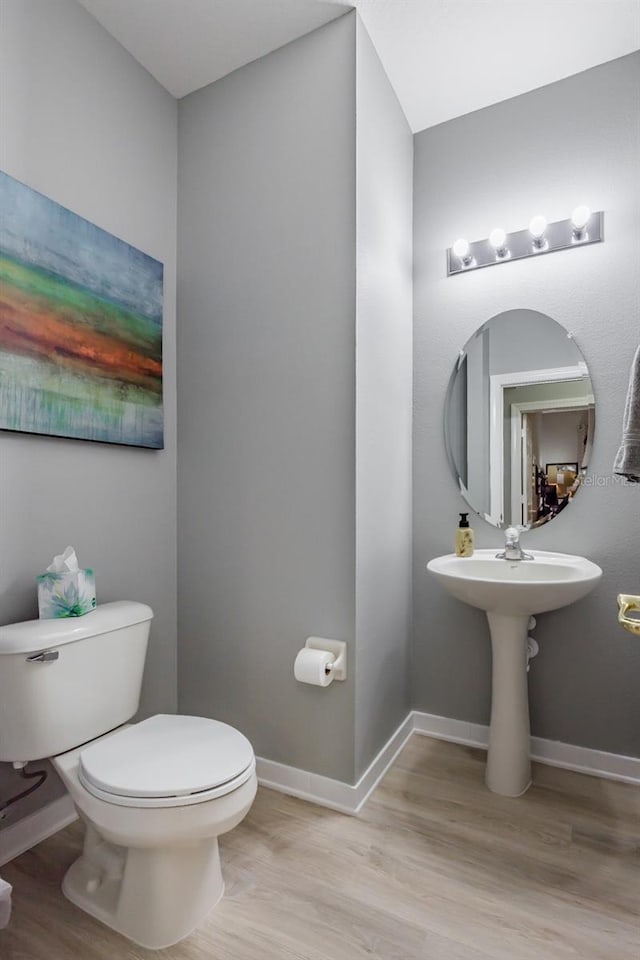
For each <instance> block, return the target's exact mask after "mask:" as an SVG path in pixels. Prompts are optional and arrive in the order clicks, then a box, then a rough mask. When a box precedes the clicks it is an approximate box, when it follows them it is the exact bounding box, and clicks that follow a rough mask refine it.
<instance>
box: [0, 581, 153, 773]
mask: <svg viewBox="0 0 640 960" xmlns="http://www.w3.org/2000/svg"><path fill="white" fill-rule="evenodd" d="M152 618H153V611H152V610H151V607H148V606H146V604H144V603H134V602H130V601H123V600H118V601H116V602H114V603H103V604H100V605H99V606H98V607H97V608H96V609H95V610H93V611H92V612H91V613H87V614H85V616H83V617H72V618H68V619H64V620H29V621H26V622H24V623H11V624H8V625H7V626H4V627H0V761H10V760H11V761H15V760H19V761H27V760H40V759H42V758H43V757H53V756H56V754H58V753H64V752H65V751H66V750H71V749H72V748H73V747H77V746H79V745H80V744H82V743H85V742H86V741H87V740H93V739H94V738H95V737H98V736H100V735H101V734H103V733H107V731H109V730H113V729H114V727H118V726H120V724H122V723H126V721H127V720H129V719H130V718H131V717H132V716H133V715H134V713H135V712H136V710H137V709H138V704H139V701H140V688H141V686H142V674H143V671H144V661H145V656H146V652H147V640H148V638H149V627H150V624H151V620H152Z"/></svg>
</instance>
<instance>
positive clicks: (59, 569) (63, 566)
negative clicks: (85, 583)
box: [47, 547, 79, 573]
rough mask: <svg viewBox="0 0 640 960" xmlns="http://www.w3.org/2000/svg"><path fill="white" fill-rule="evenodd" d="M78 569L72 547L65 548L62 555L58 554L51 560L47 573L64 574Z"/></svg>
mask: <svg viewBox="0 0 640 960" xmlns="http://www.w3.org/2000/svg"><path fill="white" fill-rule="evenodd" d="M78 569H79V568H78V558H77V556H76V552H75V550H74V549H73V547H67V549H66V550H65V551H64V553H59V554H58V556H57V557H54V558H53V560H52V561H51V563H50V564H49V566H48V567H47V573H66V572H67V571H68V570H78Z"/></svg>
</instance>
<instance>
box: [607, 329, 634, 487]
mask: <svg viewBox="0 0 640 960" xmlns="http://www.w3.org/2000/svg"><path fill="white" fill-rule="evenodd" d="M613 472H614V473H619V474H620V475H621V476H623V477H626V478H627V480H631V481H632V483H640V347H638V349H637V351H636V355H635V358H634V361H633V364H632V366H631V380H630V382H629V393H628V394H627V405H626V407H625V410H624V423H623V427H622V446H621V447H620V449H619V450H618V455H617V457H616V459H615V463H614V464H613Z"/></svg>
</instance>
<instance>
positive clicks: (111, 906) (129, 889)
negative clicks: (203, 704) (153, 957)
mask: <svg viewBox="0 0 640 960" xmlns="http://www.w3.org/2000/svg"><path fill="white" fill-rule="evenodd" d="M52 763H53V766H54V767H55V769H56V771H57V772H58V774H59V775H60V777H61V779H62V780H63V782H64V784H65V786H66V787H67V789H68V791H69V793H70V794H71V797H72V799H73V802H74V804H75V806H76V808H77V810H78V812H79V814H80V816H81V818H82V820H83V821H84V822H85V824H86V828H87V830H86V834H85V841H84V849H83V852H82V855H81V856H80V857H79V858H78V860H76V861H75V863H73V864H72V865H71V867H70V868H69V870H68V871H67V873H66V875H65V878H64V881H63V885H62V890H63V893H64V894H65V896H66V897H67V898H68V899H69V900H71V901H72V903H75V904H76V906H78V907H81V908H82V909H83V910H85V911H86V912H87V913H90V914H91V915H92V916H94V917H96V919H98V920H100V921H101V922H102V923H104V924H106V925H107V926H109V927H111V928H112V929H114V930H117V931H118V932H119V933H121V934H123V935H124V936H126V937H128V938H129V939H130V940H133V941H134V942H135V943H138V944H140V945H141V946H143V947H147V948H151V949H159V948H161V947H166V946H170V945H171V944H174V943H176V942H177V941H178V940H181V939H182V938H183V937H186V936H188V934H190V933H191V932H192V931H193V930H194V929H195V927H197V926H198V925H199V924H200V923H201V921H202V920H203V919H204V917H205V916H206V915H207V913H208V912H209V911H210V910H211V909H212V907H214V906H215V904H216V903H217V902H218V900H219V899H220V897H221V896H222V894H223V891H224V881H223V879H222V872H221V869H220V858H219V853H218V837H219V836H220V835H221V834H223V833H226V832H227V831H229V830H232V829H233V828H234V827H235V826H236V825H237V824H238V823H240V821H241V820H242V819H243V818H244V817H245V815H246V814H247V812H248V810H249V808H250V807H251V804H252V803H253V799H254V797H255V793H256V788H257V780H256V774H255V758H254V755H253V750H252V748H251V745H250V744H249V741H248V740H246V739H245V737H243V736H242V734H241V733H239V732H238V731H237V730H234V729H233V727H229V726H227V725H226V724H224V723H219V722H218V721H216V720H208V719H205V718H203V717H184V716H163V715H159V716H156V717H151V718H150V719H149V720H144V721H142V722H141V723H139V724H135V725H127V726H125V727H121V728H119V729H118V730H116V731H113V732H112V733H109V734H107V735H106V736H104V737H100V738H99V739H98V740H95V741H92V742H91V743H90V744H88V745H85V746H83V747H80V748H76V749H74V750H70V751H68V752H67V753H64V754H61V755H59V756H57V757H53V758H52Z"/></svg>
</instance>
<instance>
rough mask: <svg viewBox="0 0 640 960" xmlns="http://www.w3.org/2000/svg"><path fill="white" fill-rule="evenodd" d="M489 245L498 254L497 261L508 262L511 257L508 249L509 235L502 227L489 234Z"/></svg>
mask: <svg viewBox="0 0 640 960" xmlns="http://www.w3.org/2000/svg"><path fill="white" fill-rule="evenodd" d="M489 243H490V244H491V246H492V247H493V249H494V250H495V252H496V260H508V259H509V257H510V256H511V253H510V252H509V248H508V247H507V235H506V233H505V232H504V230H503V229H502V227H495V228H494V229H493V230H492V231H491V233H490V234H489Z"/></svg>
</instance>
